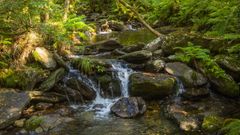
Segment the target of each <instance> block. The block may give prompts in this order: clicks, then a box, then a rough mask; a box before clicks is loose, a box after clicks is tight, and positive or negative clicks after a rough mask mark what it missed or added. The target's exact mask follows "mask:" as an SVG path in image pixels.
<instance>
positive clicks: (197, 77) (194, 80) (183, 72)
mask: <svg viewBox="0 0 240 135" xmlns="http://www.w3.org/2000/svg"><path fill="white" fill-rule="evenodd" d="M165 71H166V72H167V73H169V74H171V75H174V76H176V77H178V78H179V79H180V80H181V81H182V83H183V85H184V87H188V88H189V87H190V88H191V87H198V86H203V85H205V84H206V83H207V78H205V77H204V76H203V75H202V74H200V73H198V72H196V71H194V70H193V69H191V68H190V67H188V66H187V65H186V64H184V63H181V62H173V63H167V64H166V66H165Z"/></svg>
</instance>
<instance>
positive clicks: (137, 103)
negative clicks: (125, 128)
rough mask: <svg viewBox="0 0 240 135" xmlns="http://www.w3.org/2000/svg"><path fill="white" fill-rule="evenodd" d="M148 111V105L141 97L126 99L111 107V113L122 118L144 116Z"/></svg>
mask: <svg viewBox="0 0 240 135" xmlns="http://www.w3.org/2000/svg"><path fill="white" fill-rule="evenodd" d="M146 109H147V106H146V103H145V101H144V100H143V99H142V98H141V97H128V98H127V97H124V98H121V99H119V100H118V101H117V102H116V103H115V104H114V105H113V106H112V107H111V112H112V113H114V114H115V115H116V116H118V117H121V118H134V117H136V116H139V115H142V114H144V113H145V111H146Z"/></svg>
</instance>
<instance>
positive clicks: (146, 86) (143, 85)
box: [129, 73, 176, 99]
mask: <svg viewBox="0 0 240 135" xmlns="http://www.w3.org/2000/svg"><path fill="white" fill-rule="evenodd" d="M175 84H176V79H175V78H174V77H172V76H170V75H165V74H143V73H133V74H132V75H131V76H130V78H129V93H130V95H131V96H139V97H143V98H147V99H159V98H162V97H165V96H168V95H170V94H172V93H173V92H174V90H175Z"/></svg>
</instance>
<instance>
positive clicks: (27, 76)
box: [0, 68, 48, 90]
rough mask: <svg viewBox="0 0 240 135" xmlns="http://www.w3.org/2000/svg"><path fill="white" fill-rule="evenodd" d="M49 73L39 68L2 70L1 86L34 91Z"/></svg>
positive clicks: (0, 72)
mask: <svg viewBox="0 0 240 135" xmlns="http://www.w3.org/2000/svg"><path fill="white" fill-rule="evenodd" d="M47 74H48V72H46V71H44V70H42V69H37V68H26V69H18V70H15V69H2V70H0V86H2V87H6V88H19V89H21V90H32V89H33V88H34V86H35V85H36V84H37V83H39V82H40V81H42V80H43V79H44V78H46V76H47Z"/></svg>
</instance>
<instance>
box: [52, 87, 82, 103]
mask: <svg viewBox="0 0 240 135" xmlns="http://www.w3.org/2000/svg"><path fill="white" fill-rule="evenodd" d="M54 90H55V91H57V92H58V93H61V94H63V95H67V99H68V100H70V101H74V102H81V103H84V102H85V100H84V97H83V95H82V94H81V93H80V92H79V91H78V90H75V89H72V88H69V87H67V86H64V85H61V84H57V85H55V86H54Z"/></svg>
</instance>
